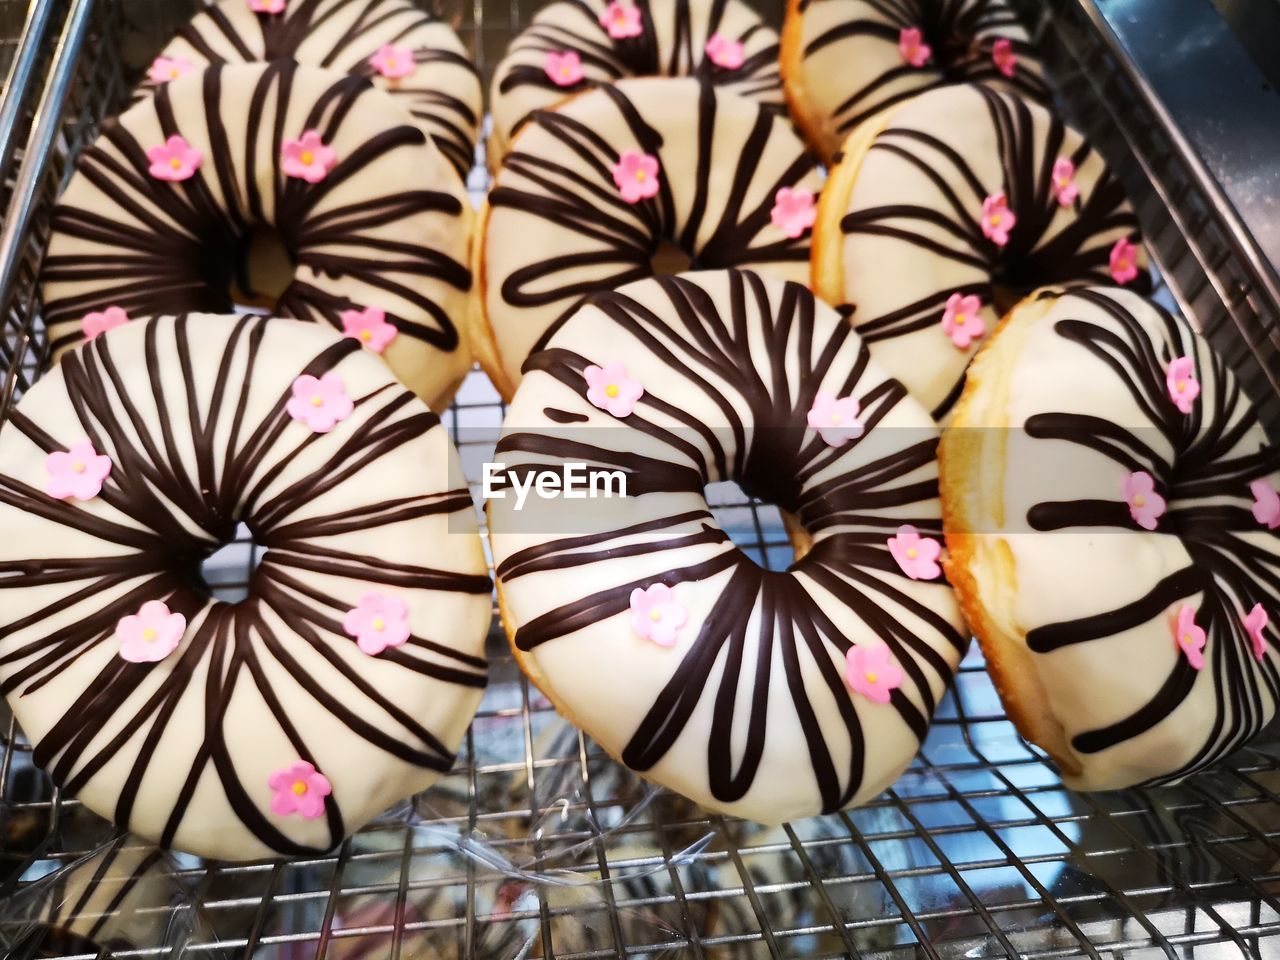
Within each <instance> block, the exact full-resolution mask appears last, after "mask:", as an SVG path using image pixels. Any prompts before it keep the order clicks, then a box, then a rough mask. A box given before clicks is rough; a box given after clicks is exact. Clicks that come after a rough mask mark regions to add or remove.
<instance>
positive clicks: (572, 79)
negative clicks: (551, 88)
mask: <svg viewBox="0 0 1280 960" xmlns="http://www.w3.org/2000/svg"><path fill="white" fill-rule="evenodd" d="M543 64H544V66H543V69H544V70H546V71H547V76H548V77H550V78H551V82H552V83H554V84H555V85H556V86H557V87H572V86H573V85H574V84H575V83H581V82H582V58H581V57H580V56H578V53H577V51H576V50H566V51H564V53H556V52H555V51H554V50H548V51H547V55H546V57H545V58H544V60H543Z"/></svg>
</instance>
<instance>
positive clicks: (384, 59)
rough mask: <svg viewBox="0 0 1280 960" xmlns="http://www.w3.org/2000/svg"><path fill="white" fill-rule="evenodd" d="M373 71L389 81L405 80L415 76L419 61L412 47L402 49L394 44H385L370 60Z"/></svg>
mask: <svg viewBox="0 0 1280 960" xmlns="http://www.w3.org/2000/svg"><path fill="white" fill-rule="evenodd" d="M369 63H370V65H372V67H373V69H375V70H377V71H378V73H380V74H382V76H384V77H386V78H387V79H388V80H403V79H404V78H405V77H409V76H412V75H413V72H414V71H415V70H417V69H418V61H417V60H416V59H414V56H413V48H412V47H401V46H397V45H396V44H394V43H384V44H383V45H382V46H380V47H379V48H378V52H377V53H375V54H374V55H373V56H372V57H370V58H369Z"/></svg>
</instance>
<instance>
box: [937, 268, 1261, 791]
mask: <svg viewBox="0 0 1280 960" xmlns="http://www.w3.org/2000/svg"><path fill="white" fill-rule="evenodd" d="M941 466H942V505H943V517H944V521H945V525H946V540H947V546H948V549H949V552H950V559H949V561H948V566H947V570H948V574H949V576H950V577H951V579H952V582H954V583H955V586H956V592H957V594H958V595H959V597H960V601H961V604H962V605H963V607H964V610H965V613H966V615H967V616H968V619H969V622H970V623H971V624H972V625H973V628H974V630H975V632H976V633H977V636H978V639H979V641H980V642H981V644H982V649H983V652H984V653H985V654H986V657H987V667H988V670H989V671H990V672H991V674H992V677H993V678H994V680H995V684H996V688H997V690H998V691H999V692H1000V696H1001V698H1002V699H1003V700H1004V704H1005V707H1006V709H1007V711H1008V713H1009V716H1010V718H1011V719H1012V720H1013V721H1014V723H1016V724H1017V726H1018V729H1019V730H1020V731H1021V732H1022V734H1023V736H1025V737H1026V738H1027V739H1029V740H1031V741H1033V742H1035V743H1037V744H1039V745H1040V746H1041V747H1043V748H1044V749H1045V750H1046V751H1047V752H1048V753H1049V754H1050V756H1052V757H1053V759H1054V760H1055V761H1056V763H1057V764H1058V766H1059V767H1060V768H1061V770H1062V773H1063V778H1064V780H1065V782H1066V783H1067V785H1068V786H1070V787H1072V788H1073V789H1076V790H1109V789H1117V788H1121V787H1128V786H1132V785H1136V784H1155V783H1172V782H1176V781H1178V780H1181V779H1182V778H1184V777H1186V776H1187V775H1189V774H1191V773H1194V772H1195V771H1197V770H1201V769H1203V768H1205V767H1206V766H1208V765H1210V764H1212V763H1214V762H1216V761H1217V760H1219V759H1221V758H1222V757H1224V756H1225V755H1227V754H1228V753H1230V752H1231V751H1233V750H1236V749H1237V748H1239V747H1241V746H1242V745H1243V744H1245V743H1246V742H1247V741H1248V740H1249V739H1250V738H1251V737H1252V736H1254V734H1256V733H1257V732H1258V731H1259V730H1260V729H1261V728H1262V727H1263V726H1265V725H1266V724H1267V722H1268V721H1270V719H1271V718H1272V716H1273V715H1274V713H1275V708H1276V698H1277V693H1278V692H1280V674H1278V673H1277V665H1278V663H1280V661H1278V660H1277V656H1276V647H1275V644H1276V640H1277V636H1276V632H1275V622H1276V619H1277V618H1280V538H1278V537H1277V535H1276V528H1277V527H1280V495H1278V494H1277V493H1276V490H1277V487H1280V472H1278V471H1280V450H1278V449H1277V448H1276V447H1274V446H1270V445H1269V444H1268V442H1267V439H1266V437H1265V436H1264V434H1263V432H1262V429H1261V427H1260V426H1259V424H1258V420H1257V416H1256V412H1255V410H1254V407H1253V405H1252V404H1251V403H1250V401H1249V399H1248V397H1246V396H1245V394H1244V393H1243V392H1242V391H1241V389H1240V386H1239V384H1238V383H1237V382H1236V380H1235V378H1234V377H1233V376H1232V373H1231V371H1230V370H1229V369H1228V367H1227V366H1226V364H1225V363H1224V361H1223V359H1222V358H1221V357H1220V356H1218V355H1217V354H1216V353H1214V352H1213V351H1212V350H1211V349H1210V347H1209V345H1208V344H1207V343H1206V342H1205V341H1204V340H1203V339H1202V338H1201V337H1200V336H1199V335H1198V334H1197V333H1195V332H1194V331H1193V330H1192V329H1191V326H1190V325H1189V324H1188V323H1186V322H1185V321H1184V320H1182V319H1181V318H1178V317H1174V316H1171V315H1170V314H1169V313H1168V312H1167V311H1165V310H1164V309H1163V308H1161V307H1159V306H1157V305H1156V304H1154V303H1151V302H1149V301H1147V300H1144V299H1143V298H1141V297H1139V296H1138V295H1136V294H1134V293H1132V292H1131V291H1127V290H1121V289H1117V288H1100V287H1099V288H1078V289H1073V290H1069V291H1067V290H1050V291H1044V292H1042V293H1040V294H1038V295H1036V296H1034V297H1032V298H1029V299H1028V300H1026V301H1024V302H1023V303H1022V304H1020V305H1019V306H1018V307H1016V308H1015V309H1014V310H1013V312H1012V313H1011V314H1010V315H1009V316H1008V318H1007V319H1005V321H1004V322H1003V323H1002V324H1001V326H1000V328H999V329H998V330H997V331H996V332H995V334H994V336H993V337H992V338H991V341H990V342H989V343H988V344H987V345H986V346H985V347H984V348H983V349H982V351H981V352H980V353H979V354H978V356H977V359H976V360H975V361H974V363H973V366H972V367H971V368H970V371H969V378H968V383H967V385H966V386H965V389H964V393H963V395H962V396H961V399H960V403H959V404H958V406H957V408H956V414H955V418H954V420H953V423H952V426H951V428H950V429H949V430H948V431H947V432H946V434H945V435H944V438H943V441H942V447H941Z"/></svg>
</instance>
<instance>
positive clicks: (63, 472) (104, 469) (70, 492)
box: [44, 440, 111, 500]
mask: <svg viewBox="0 0 1280 960" xmlns="http://www.w3.org/2000/svg"><path fill="white" fill-rule="evenodd" d="M44 469H45V472H46V473H48V474H49V479H48V480H47V481H46V482H45V485H44V492H45V493H47V494H48V495H49V496H51V497H53V498H54V499H55V500H70V499H75V500H92V499H93V498H94V497H96V496H97V495H98V494H99V493H101V492H102V484H103V482H104V481H105V480H106V479H107V475H108V474H109V473H111V458H110V457H106V456H103V455H101V454H99V453H98V451H97V450H95V449H94V448H93V443H92V442H91V441H89V440H81V441H79V442H78V443H73V444H72V445H71V448H70V449H69V450H66V451H62V450H54V451H53V452H52V453H50V454H49V455H47V456H46V457H45V458H44Z"/></svg>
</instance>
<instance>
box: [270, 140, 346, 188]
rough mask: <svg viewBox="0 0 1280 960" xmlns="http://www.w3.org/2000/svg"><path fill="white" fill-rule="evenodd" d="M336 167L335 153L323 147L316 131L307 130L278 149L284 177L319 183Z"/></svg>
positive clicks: (336, 158) (331, 149) (322, 142)
mask: <svg viewBox="0 0 1280 960" xmlns="http://www.w3.org/2000/svg"><path fill="white" fill-rule="evenodd" d="M337 165H338V154H337V152H336V151H335V150H334V149H333V148H332V147H329V146H326V145H325V143H324V141H323V140H321V139H320V131H318V130H307V131H305V132H304V133H303V134H302V136H301V137H299V138H298V139H296V140H286V141H285V142H284V146H283V147H281V148H280V169H281V170H283V171H284V175H285V176H286V177H293V178H295V179H297V180H305V181H307V183H319V182H320V181H321V180H323V179H324V178H325V177H327V176H328V175H329V171H331V170H332V169H333V168H334V167H335V166H337Z"/></svg>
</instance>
